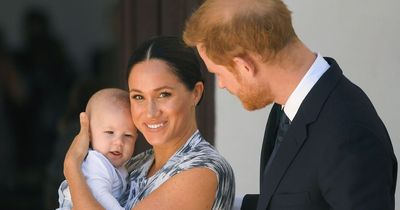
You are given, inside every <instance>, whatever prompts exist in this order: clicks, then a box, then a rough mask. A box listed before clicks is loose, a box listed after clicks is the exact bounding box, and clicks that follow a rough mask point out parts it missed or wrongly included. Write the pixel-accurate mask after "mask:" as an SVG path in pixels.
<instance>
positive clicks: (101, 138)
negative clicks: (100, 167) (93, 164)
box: [90, 105, 137, 167]
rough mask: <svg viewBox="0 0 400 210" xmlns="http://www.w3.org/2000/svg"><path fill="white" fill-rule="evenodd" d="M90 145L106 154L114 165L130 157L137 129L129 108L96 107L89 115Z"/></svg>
mask: <svg viewBox="0 0 400 210" xmlns="http://www.w3.org/2000/svg"><path fill="white" fill-rule="evenodd" d="M90 130H91V139H92V147H93V149H95V150H96V151H98V152H100V153H102V154H103V155H104V156H106V157H107V158H108V159H109V160H110V162H111V163H112V164H113V165H114V166H115V167H120V166H122V165H123V164H124V163H125V162H126V161H127V160H129V159H130V158H131V157H132V154H133V151H134V149H135V142H136V138H137V130H136V127H135V126H134V124H133V122H132V118H131V115H130V111H129V109H126V108H125V109H124V108H121V107H118V106H117V105H116V106H114V107H108V108H107V109H97V110H96V111H94V112H92V114H91V116H90Z"/></svg>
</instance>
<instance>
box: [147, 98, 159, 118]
mask: <svg viewBox="0 0 400 210" xmlns="http://www.w3.org/2000/svg"><path fill="white" fill-rule="evenodd" d="M158 113H159V109H158V104H157V102H155V101H150V102H149V103H148V106H147V116H148V117H149V118H152V117H156V116H157V115H158Z"/></svg>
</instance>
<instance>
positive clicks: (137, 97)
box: [131, 95, 144, 100]
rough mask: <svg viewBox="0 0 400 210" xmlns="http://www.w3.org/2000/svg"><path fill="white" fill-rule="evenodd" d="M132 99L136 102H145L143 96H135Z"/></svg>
mask: <svg viewBox="0 0 400 210" xmlns="http://www.w3.org/2000/svg"><path fill="white" fill-rule="evenodd" d="M131 98H132V99H134V100H143V98H144V97H143V96H141V95H133V96H132V97H131Z"/></svg>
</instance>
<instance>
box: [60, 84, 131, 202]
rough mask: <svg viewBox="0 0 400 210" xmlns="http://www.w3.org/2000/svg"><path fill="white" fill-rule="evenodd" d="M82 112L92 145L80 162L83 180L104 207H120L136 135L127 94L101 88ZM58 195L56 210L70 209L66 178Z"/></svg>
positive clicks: (122, 91)
mask: <svg viewBox="0 0 400 210" xmlns="http://www.w3.org/2000/svg"><path fill="white" fill-rule="evenodd" d="M86 114H87V115H88V118H89V123H90V125H89V128H90V136H91V148H92V149H90V150H89V152H88V155H87V157H86V159H85V161H84V162H83V164H82V171H83V174H84V175H85V177H86V182H87V183H88V185H89V187H90V189H91V191H92V193H93V195H94V197H95V198H96V199H97V201H98V202H99V203H100V204H101V205H102V206H103V207H104V208H105V209H123V208H122V207H121V206H124V202H125V201H124V199H126V198H124V193H125V191H126V188H127V183H126V178H127V175H128V173H127V171H126V168H125V163H126V162H127V161H128V160H129V159H130V158H131V157H132V154H133V151H134V148H135V142H136V137H137V130H136V127H135V126H134V124H133V122H132V118H131V114H130V103H129V94H128V92H126V91H124V90H121V89H116V88H107V89H102V90H100V91H98V92H96V93H95V94H94V95H93V96H92V97H91V98H90V99H89V102H88V104H87V106H86ZM58 194H59V204H60V208H59V209H72V202H71V195H70V192H69V188H68V184H67V182H66V180H64V181H63V182H62V183H61V185H60V188H59V190H58Z"/></svg>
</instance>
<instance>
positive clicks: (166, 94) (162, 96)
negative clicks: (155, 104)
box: [160, 92, 171, 98]
mask: <svg viewBox="0 0 400 210" xmlns="http://www.w3.org/2000/svg"><path fill="white" fill-rule="evenodd" d="M168 96H171V93H169V92H161V93H160V98H165V97H168Z"/></svg>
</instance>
